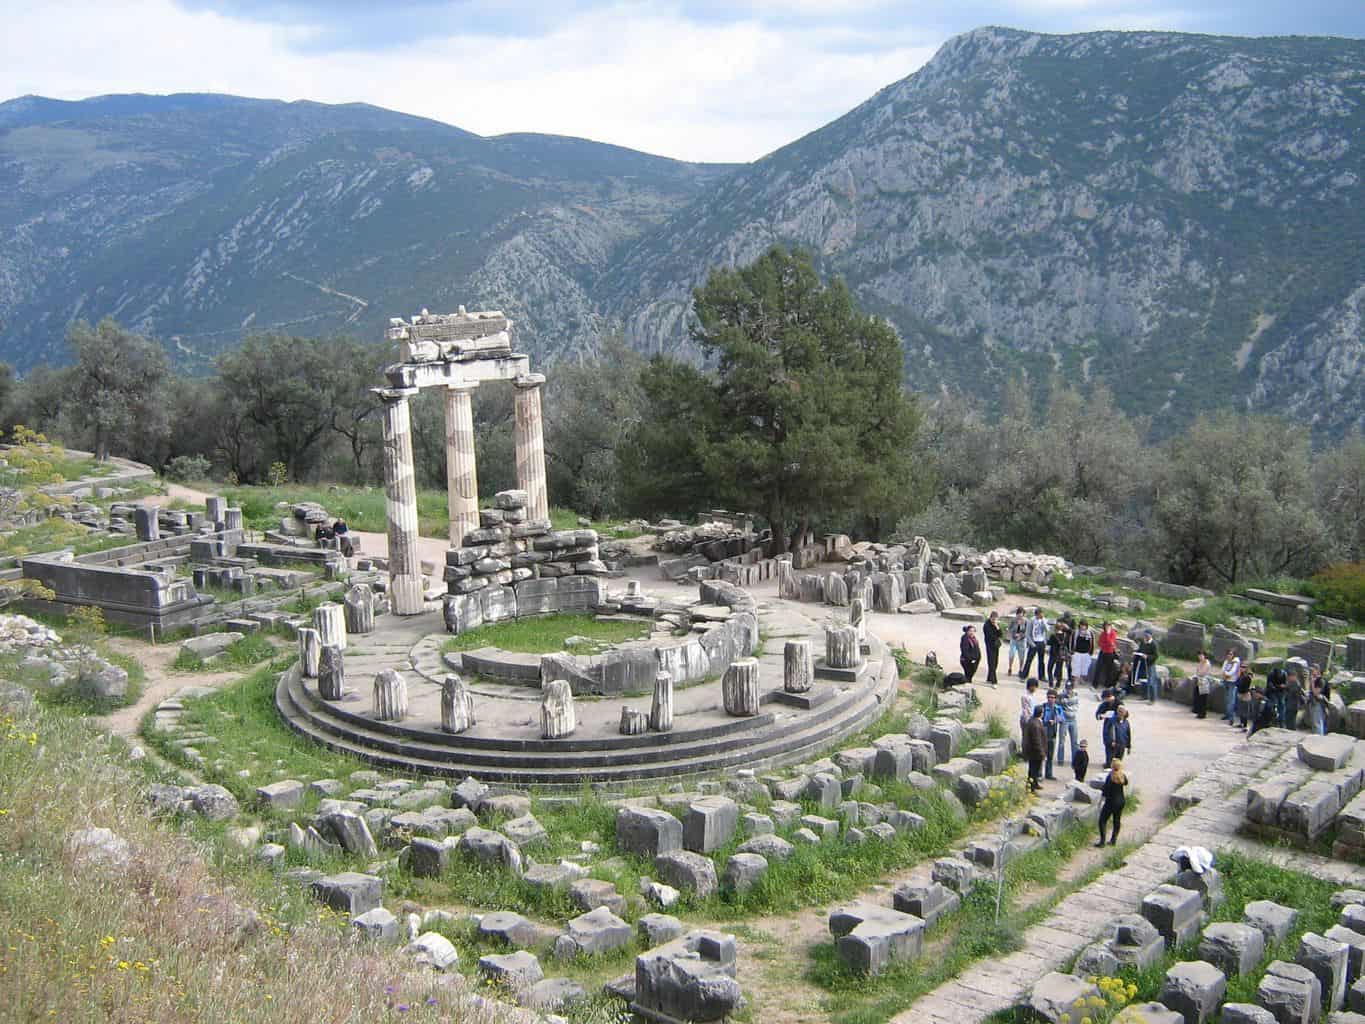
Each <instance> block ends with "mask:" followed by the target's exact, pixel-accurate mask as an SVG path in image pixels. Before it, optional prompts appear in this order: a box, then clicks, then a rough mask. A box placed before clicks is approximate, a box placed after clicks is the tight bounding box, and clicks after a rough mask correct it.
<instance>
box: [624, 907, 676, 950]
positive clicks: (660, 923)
mask: <svg viewBox="0 0 1365 1024" xmlns="http://www.w3.org/2000/svg"><path fill="white" fill-rule="evenodd" d="M635 930H636V932H637V933H638V934H639V936H640V942H641V943H642V944H643V945H645V946H647V947H651V948H652V947H654V946H661V945H663V944H664V943H665V942H672V941H673V940H674V939H676V938H677V937H678V936H680V935H681V934H682V933H683V923H682V922H681V921H679V920H678V919H677V918H676V917H674V916H673V915H672V914H645V915H643V916H642V917H640V918H639V919H638V920H637V921H636V922H635Z"/></svg>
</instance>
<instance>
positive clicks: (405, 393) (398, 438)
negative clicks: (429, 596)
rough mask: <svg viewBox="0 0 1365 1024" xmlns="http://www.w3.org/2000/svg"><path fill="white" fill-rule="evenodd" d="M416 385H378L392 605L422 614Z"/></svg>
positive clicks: (398, 610) (405, 612)
mask: <svg viewBox="0 0 1365 1024" xmlns="http://www.w3.org/2000/svg"><path fill="white" fill-rule="evenodd" d="M416 393H417V389H416V388H379V389H376V394H378V395H379V397H380V398H381V399H383V402H384V496H385V504H386V512H387V514H388V521H389V605H390V607H391V608H392V610H393V613H394V614H395V615H418V614H421V611H422V604H423V595H422V590H423V586H422V565H421V561H420V559H419V558H418V555H417V482H416V479H415V477H414V475H413V469H412V424H411V420H410V419H409V415H408V399H409V398H411V397H412V396H413V395H415V394H416Z"/></svg>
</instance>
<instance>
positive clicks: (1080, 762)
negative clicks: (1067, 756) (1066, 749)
mask: <svg viewBox="0 0 1365 1024" xmlns="http://www.w3.org/2000/svg"><path fill="white" fill-rule="evenodd" d="M1071 767H1072V769H1073V770H1074V771H1075V773H1076V781H1077V782H1084V781H1085V773H1086V770H1087V769H1089V767H1090V751H1089V749H1087V741H1086V740H1081V745H1080V747H1079V749H1075V750H1072V752H1071Z"/></svg>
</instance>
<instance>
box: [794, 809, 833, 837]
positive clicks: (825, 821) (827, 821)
mask: <svg viewBox="0 0 1365 1024" xmlns="http://www.w3.org/2000/svg"><path fill="white" fill-rule="evenodd" d="M801 824H802V825H803V826H805V827H806V828H808V829H810V830H811V831H812V832H814V833H815V834H816V836H818V837H819V839H820V841H821V842H822V843H823V842H831V841H833V840H835V839H838V838H839V823H838V822H837V821H835V820H834V819H833V818H825V817H822V816H821V815H818V814H806V815H803V816H802V818H801Z"/></svg>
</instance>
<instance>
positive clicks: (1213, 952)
mask: <svg viewBox="0 0 1365 1024" xmlns="http://www.w3.org/2000/svg"><path fill="white" fill-rule="evenodd" d="M1264 956H1265V936H1264V935H1262V934H1261V930H1260V929H1259V928H1257V927H1255V926H1254V925H1249V924H1234V923H1230V922H1220V923H1218V924H1211V925H1209V926H1208V927H1207V928H1205V929H1204V937H1203V939H1201V940H1200V942H1199V959H1201V960H1207V961H1208V962H1209V963H1211V964H1213V965H1214V966H1215V967H1217V968H1218V969H1219V970H1220V971H1222V972H1223V973H1224V974H1225V975H1227V976H1228V977H1229V978H1236V977H1240V976H1241V975H1243V974H1247V973H1248V972H1250V971H1252V970H1254V969H1255V968H1256V966H1257V965H1258V964H1259V963H1260V962H1261V958H1262V957H1264Z"/></svg>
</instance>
